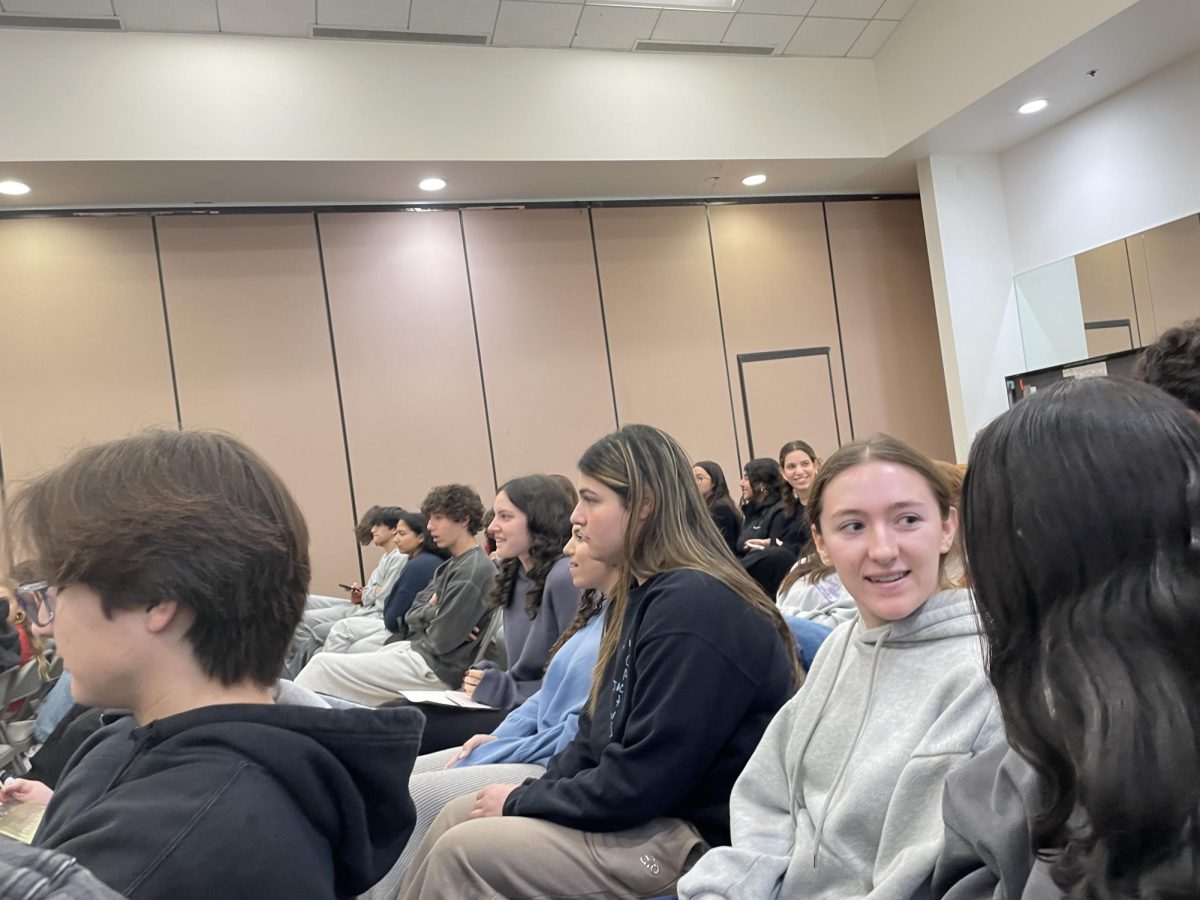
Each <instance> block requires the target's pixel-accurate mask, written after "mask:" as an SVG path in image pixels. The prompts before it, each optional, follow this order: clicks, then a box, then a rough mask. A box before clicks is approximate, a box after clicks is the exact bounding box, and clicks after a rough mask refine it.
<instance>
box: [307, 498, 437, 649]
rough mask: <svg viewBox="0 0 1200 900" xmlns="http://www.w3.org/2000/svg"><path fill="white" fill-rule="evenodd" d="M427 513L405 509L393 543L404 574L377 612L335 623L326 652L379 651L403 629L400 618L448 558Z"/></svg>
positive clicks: (326, 643) (350, 617) (326, 642)
mask: <svg viewBox="0 0 1200 900" xmlns="http://www.w3.org/2000/svg"><path fill="white" fill-rule="evenodd" d="M425 525H426V520H425V517H424V516H423V515H421V514H420V513H416V512H409V511H408V510H401V511H400V517H399V519H398V520H397V522H396V536H395V538H394V539H393V543H394V544H395V547H396V549H397V550H399V551H400V553H401V554H403V555H404V557H405V558H406V562H405V563H404V565H403V566H402V567H401V568H400V575H399V577H398V578H397V579H396V583H395V584H394V585H392V589H391V590H390V591H389V592H388V595H387V597H386V598H385V599H384V601H383V603H382V604H378V603H377V604H375V607H374V608H375V610H376V613H375V614H373V615H363V616H348V617H347V618H345V619H342V620H341V621H338V622H335V623H334V624H333V628H331V629H330V630H329V637H327V638H326V639H325V646H324V647H323V648H322V650H323V651H324V652H326V653H361V652H363V651H364V650H378V649H379V648H380V647H382V646H383V645H384V644H385V643H386V642H387V639H388V638H389V637H390V636H391V635H393V634H395V633H396V632H397V631H399V630H400V620H401V619H403V618H404V616H405V614H406V613H407V612H408V611H409V609H411V608H412V604H413V600H414V599H415V598H416V596H417V594H419V593H420V592H421V591H423V590H425V588H427V587H428V586H429V582H430V581H432V580H433V573H434V571H435V570H436V569H437V567H438V566H439V565H441V564H442V562H443V561H444V560H445V557H444V556H443V555H442V552H441V551H440V550H438V548H437V545H436V544H434V542H433V538H432V537H431V536H430V535H429V531H428V529H427V528H426V527H425Z"/></svg>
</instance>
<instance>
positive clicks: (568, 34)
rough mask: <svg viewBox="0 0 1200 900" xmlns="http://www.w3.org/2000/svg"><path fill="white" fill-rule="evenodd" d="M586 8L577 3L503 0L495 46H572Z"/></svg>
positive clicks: (494, 41)
mask: <svg viewBox="0 0 1200 900" xmlns="http://www.w3.org/2000/svg"><path fill="white" fill-rule="evenodd" d="M580 12H582V8H581V7H580V6H579V5H578V4H574V3H546V2H542V0H532V2H530V0H503V2H502V3H501V4H500V18H498V19H497V20H496V33H495V34H494V35H493V36H492V43H493V44H496V45H498V46H501V47H570V46H571V41H572V39H574V37H575V23H577V22H578V21H579V14H580Z"/></svg>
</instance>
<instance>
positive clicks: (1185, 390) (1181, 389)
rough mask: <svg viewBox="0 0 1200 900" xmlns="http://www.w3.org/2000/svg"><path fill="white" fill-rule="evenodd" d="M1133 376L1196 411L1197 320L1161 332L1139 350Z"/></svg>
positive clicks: (1199, 369)
mask: <svg viewBox="0 0 1200 900" xmlns="http://www.w3.org/2000/svg"><path fill="white" fill-rule="evenodd" d="M1137 377H1138V378H1139V379H1141V380H1142V381H1146V382H1149V383H1150V384H1152V385H1154V386H1155V387H1157V388H1161V389H1162V390H1164V391H1166V392H1167V393H1168V394H1170V395H1171V396H1172V397H1175V398H1177V399H1179V400H1181V401H1183V403H1185V404H1186V405H1187V406H1188V407H1190V408H1191V410H1192V412H1194V413H1200V319H1192V320H1191V321H1190V322H1184V323H1183V324H1182V325H1176V326H1175V327H1174V328H1168V329H1167V330H1166V331H1164V332H1163V333H1162V334H1161V335H1159V338H1158V340H1157V341H1155V342H1154V343H1153V344H1151V345H1150V346H1149V347H1147V348H1146V349H1145V350H1144V351H1142V355H1141V358H1140V359H1139V360H1138V364H1137Z"/></svg>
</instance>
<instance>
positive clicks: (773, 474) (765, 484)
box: [742, 456, 784, 517]
mask: <svg viewBox="0 0 1200 900" xmlns="http://www.w3.org/2000/svg"><path fill="white" fill-rule="evenodd" d="M742 471H743V472H744V473H745V474H746V480H747V481H749V482H750V487H751V488H754V487H755V486H756V485H761V486H762V488H763V491H764V495H763V498H762V499H761V500H754V499H750V500H747V501H743V502H742V512H744V513H746V516H747V517H749V516H751V515H753V514H754V513H755V512H756V511H758V510H760V509H770V508H771V507H772V506H774V505H775V504H776V503H778V502H779V501H780V500H782V499H783V489H784V481H783V473H781V472H780V471H779V463H777V462H775V460H773V459H768V458H766V457H765V456H764V457H760V458H759V459H752V460H750V462H748V463H746V465H745V468H743V469H742ZM747 510H749V512H747Z"/></svg>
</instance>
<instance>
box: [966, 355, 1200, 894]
mask: <svg viewBox="0 0 1200 900" xmlns="http://www.w3.org/2000/svg"><path fill="white" fill-rule="evenodd" d="M962 512H963V517H962V518H963V523H964V527H965V536H966V541H965V545H966V554H967V566H968V570H969V573H970V577H971V580H972V582H973V585H974V589H975V595H976V600H977V602H978V605H979V610H980V615H981V618H982V620H983V626H984V632H985V639H986V642H987V656H988V672H989V676H990V678H991V681H992V684H993V685H994V686H995V688H996V692H997V694H998V696H999V699H1000V706H1001V709H1002V711H1003V714H1004V721H1005V725H1006V728H1007V731H1008V740H1009V743H1010V744H1011V746H1012V747H1013V749H1015V750H1016V751H1017V752H1018V753H1020V755H1021V756H1022V757H1024V758H1025V759H1026V760H1028V762H1029V763H1030V764H1031V765H1032V766H1033V768H1034V769H1035V770H1036V772H1037V773H1038V775H1039V776H1040V783H1041V785H1042V790H1043V802H1042V808H1041V809H1040V810H1039V814H1038V815H1037V817H1036V819H1035V820H1034V823H1033V845H1034V849H1035V850H1037V851H1038V853H1039V856H1041V857H1042V858H1043V859H1047V860H1049V861H1050V862H1051V874H1052V876H1053V878H1054V880H1055V882H1056V883H1057V884H1058V885H1059V887H1060V888H1062V889H1063V890H1064V891H1066V892H1067V894H1068V896H1069V897H1072V898H1134V897H1138V898H1161V900H1166V898H1183V897H1197V896H1200V828H1198V818H1197V817H1198V812H1200V702H1198V701H1200V697H1198V696H1197V693H1198V691H1197V687H1198V686H1200V653H1197V650H1196V635H1198V634H1200V423H1197V421H1196V419H1195V418H1193V417H1192V416H1191V415H1190V414H1189V413H1188V411H1187V410H1186V409H1185V407H1184V406H1183V405H1182V404H1180V403H1179V402H1178V401H1176V400H1174V399H1173V398H1171V397H1169V396H1167V395H1166V394H1164V393H1162V392H1161V391H1159V390H1157V389H1155V388H1153V387H1150V386H1148V385H1145V384H1139V383H1135V382H1118V381H1110V380H1108V379H1104V378H1089V379H1086V380H1082V381H1073V380H1072V381H1064V382H1061V383H1059V384H1056V385H1054V386H1053V387H1050V388H1047V389H1045V390H1043V391H1039V392H1038V394H1037V395H1036V396H1034V397H1031V398H1029V399H1026V400H1022V401H1020V402H1019V403H1017V404H1016V406H1014V407H1013V408H1012V409H1011V410H1009V411H1008V412H1006V413H1005V414H1004V415H1002V416H1000V418H998V419H996V420H995V421H994V422H992V423H991V424H990V425H988V426H987V427H986V428H985V429H984V430H983V431H982V432H981V433H980V434H979V436H978V438H977V439H976V441H975V445H974V447H973V448H972V450H971V456H970V467H969V468H968V470H967V476H966V481H965V484H964V488H963V510H962Z"/></svg>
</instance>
